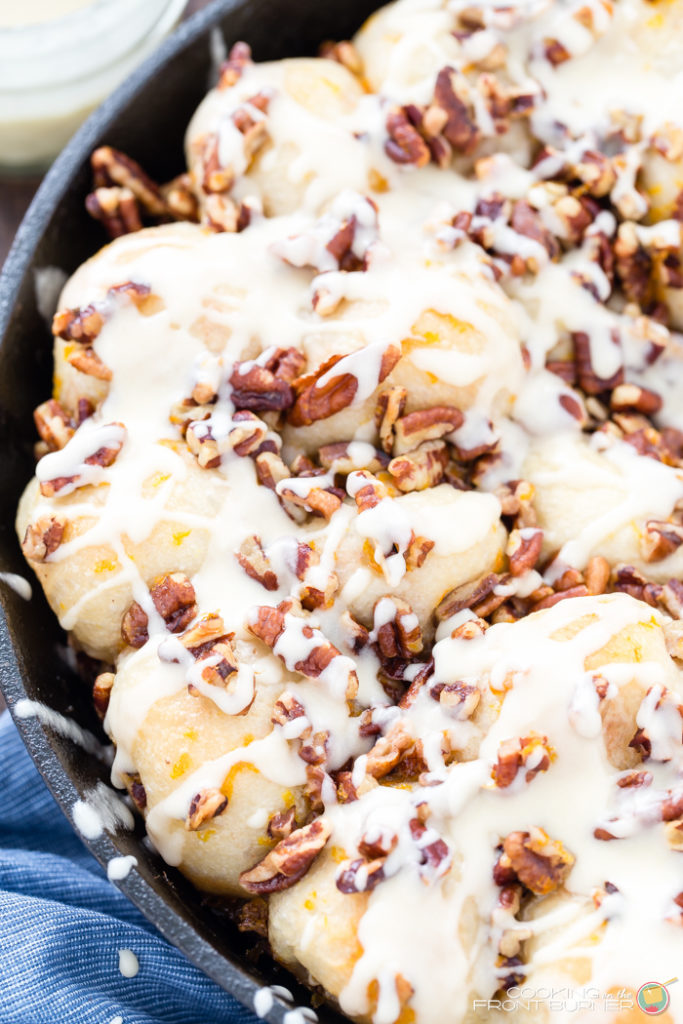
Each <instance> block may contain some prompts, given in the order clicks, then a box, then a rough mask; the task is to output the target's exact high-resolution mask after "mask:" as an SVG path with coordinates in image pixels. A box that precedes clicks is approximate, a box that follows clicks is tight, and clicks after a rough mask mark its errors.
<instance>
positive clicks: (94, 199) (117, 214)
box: [85, 185, 142, 239]
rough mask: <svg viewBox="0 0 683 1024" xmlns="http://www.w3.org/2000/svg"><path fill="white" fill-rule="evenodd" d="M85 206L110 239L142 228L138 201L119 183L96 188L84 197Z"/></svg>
mask: <svg viewBox="0 0 683 1024" xmlns="http://www.w3.org/2000/svg"><path fill="white" fill-rule="evenodd" d="M85 208H86V210H87V211H88V213H89V214H90V216H91V217H92V218H93V220H98V221H99V222H100V223H101V224H102V226H103V227H104V229H105V231H106V232H107V234H108V235H109V237H110V238H112V239H114V238H120V237H121V235H130V234H132V233H133V232H134V231H140V230H141V229H142V220H141V218H140V210H139V208H138V203H137V200H136V198H135V196H134V195H133V193H132V191H131V190H130V189H129V188H121V186H119V185H112V186H111V187H109V188H107V187H104V186H103V187H100V188H96V189H94V191H92V192H91V193H90V194H89V195H87V196H86V197H85Z"/></svg>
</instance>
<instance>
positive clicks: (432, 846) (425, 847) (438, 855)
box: [408, 818, 451, 877]
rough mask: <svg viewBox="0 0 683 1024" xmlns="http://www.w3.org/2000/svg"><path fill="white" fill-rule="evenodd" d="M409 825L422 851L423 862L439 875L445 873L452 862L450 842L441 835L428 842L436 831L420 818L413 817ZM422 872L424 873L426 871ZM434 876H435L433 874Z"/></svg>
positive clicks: (421, 858) (421, 859)
mask: <svg viewBox="0 0 683 1024" xmlns="http://www.w3.org/2000/svg"><path fill="white" fill-rule="evenodd" d="M408 827H409V828H410V834H411V835H412V837H413V840H414V842H415V843H416V844H417V846H418V849H419V851H420V861H421V863H422V864H423V865H425V867H427V868H430V869H431V871H432V872H435V873H436V875H437V877H438V876H440V875H444V874H445V873H446V871H447V870H448V868H449V867H450V862H451V851H450V849H449V847H448V844H447V843H446V842H445V841H444V840H443V839H441V838H440V837H439V836H437V838H436V839H432V841H431V842H427V839H430V838H431V836H432V835H434V831H433V830H430V829H428V827H427V826H426V825H425V824H424V823H423V822H422V821H420V819H419V818H412V819H411V820H410V821H409V822H408ZM421 874H423V875H424V871H423V872H421ZM432 877H434V875H433V874H432Z"/></svg>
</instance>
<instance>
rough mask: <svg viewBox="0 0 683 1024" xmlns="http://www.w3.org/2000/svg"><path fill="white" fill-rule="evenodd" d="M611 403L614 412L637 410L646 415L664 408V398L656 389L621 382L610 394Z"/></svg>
mask: <svg viewBox="0 0 683 1024" xmlns="http://www.w3.org/2000/svg"><path fill="white" fill-rule="evenodd" d="M609 404H610V408H611V409H612V410H613V411H614V412H629V411H631V410H635V411H636V412H640V413H643V415H645V416H653V415H654V414H655V413H657V412H659V410H660V409H661V408H662V398H661V395H658V394H657V392H656V391H650V390H649V388H643V387H640V386H639V385H638V384H619V385H618V386H617V387H616V388H615V389H614V391H613V392H612V394H611V395H610V400H609Z"/></svg>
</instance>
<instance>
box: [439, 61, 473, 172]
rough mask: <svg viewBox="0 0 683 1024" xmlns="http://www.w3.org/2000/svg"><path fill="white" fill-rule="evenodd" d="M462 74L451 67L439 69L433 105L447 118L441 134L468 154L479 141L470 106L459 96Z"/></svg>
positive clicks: (453, 145)
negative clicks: (443, 112)
mask: <svg viewBox="0 0 683 1024" xmlns="http://www.w3.org/2000/svg"><path fill="white" fill-rule="evenodd" d="M461 83H462V84H464V76H461V75H459V74H458V73H457V72H456V71H455V70H454V69H453V68H451V67H445V68H442V69H441V71H439V74H438V75H437V78H436V85H435V87H434V105H435V106H437V107H439V108H440V109H441V110H443V111H445V113H446V115H447V118H446V121H445V123H444V125H443V128H442V129H441V134H442V135H443V136H444V138H445V139H446V140H447V141H448V142H449V143H450V145H451V146H452V147H453V149H455V150H457V151H458V152H459V153H465V154H466V155H467V154H470V153H472V152H473V150H474V149H476V146H477V143H478V142H479V129H478V128H477V124H476V121H475V120H474V118H473V117H472V115H471V112H470V107H469V105H468V104H467V103H466V102H465V100H464V99H463V98H461V95H460V93H461V92H462V91H463V89H462V85H461Z"/></svg>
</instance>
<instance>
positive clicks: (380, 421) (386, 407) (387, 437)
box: [375, 385, 408, 452]
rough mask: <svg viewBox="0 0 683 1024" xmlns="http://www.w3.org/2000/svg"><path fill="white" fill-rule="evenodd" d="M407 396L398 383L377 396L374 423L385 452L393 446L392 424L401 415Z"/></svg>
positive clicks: (389, 450)
mask: <svg viewBox="0 0 683 1024" xmlns="http://www.w3.org/2000/svg"><path fill="white" fill-rule="evenodd" d="M407 396H408V392H407V390H406V389H405V388H403V387H400V386H399V385H396V386H395V387H392V388H388V389H387V390H386V391H382V392H380V394H379V395H378V396H377V408H376V409H375V425H376V427H377V430H378V431H379V439H380V442H381V445H382V448H383V449H384V451H385V452H391V451H392V449H393V447H394V424H395V423H396V421H397V420H398V418H399V417H400V416H402V415H403V410H404V409H405V404H406V398H407Z"/></svg>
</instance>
